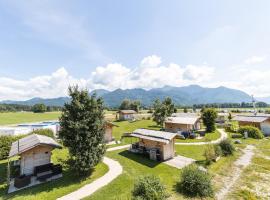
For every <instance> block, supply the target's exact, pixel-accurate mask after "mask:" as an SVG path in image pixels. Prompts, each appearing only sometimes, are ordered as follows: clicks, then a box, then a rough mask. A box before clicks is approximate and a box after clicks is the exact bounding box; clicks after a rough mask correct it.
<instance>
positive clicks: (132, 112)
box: [119, 110, 137, 114]
mask: <svg viewBox="0 0 270 200" xmlns="http://www.w3.org/2000/svg"><path fill="white" fill-rule="evenodd" d="M119 113H122V114H136V113H137V112H136V111H135V110H120V111H119Z"/></svg>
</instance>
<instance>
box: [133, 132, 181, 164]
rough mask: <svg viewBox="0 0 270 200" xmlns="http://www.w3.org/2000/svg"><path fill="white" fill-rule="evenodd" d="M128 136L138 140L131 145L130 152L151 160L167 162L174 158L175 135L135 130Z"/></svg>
mask: <svg viewBox="0 0 270 200" xmlns="http://www.w3.org/2000/svg"><path fill="white" fill-rule="evenodd" d="M130 135H131V136H132V137H135V138H139V142H138V143H136V144H133V145H132V148H131V151H133V152H138V153H142V154H148V155H149V158H150V159H152V160H168V159H171V158H173V157H174V154H175V153H174V152H175V148H174V140H175V138H176V134H175V133H170V132H165V131H155V130H148V129H137V130H135V131H133V132H132V133H131V134H130Z"/></svg>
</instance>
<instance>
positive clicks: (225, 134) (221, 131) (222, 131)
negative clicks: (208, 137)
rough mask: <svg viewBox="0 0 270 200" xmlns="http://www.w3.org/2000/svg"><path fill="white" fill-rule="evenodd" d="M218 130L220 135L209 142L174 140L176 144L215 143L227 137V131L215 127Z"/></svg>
mask: <svg viewBox="0 0 270 200" xmlns="http://www.w3.org/2000/svg"><path fill="white" fill-rule="evenodd" d="M217 130H218V132H220V134H221V136H220V138H218V139H217V140H213V141H210V142H176V143H175V144H176V145H205V144H217V143H219V142H220V141H222V140H224V139H226V138H227V137H228V135H227V133H226V132H225V131H224V130H223V129H217Z"/></svg>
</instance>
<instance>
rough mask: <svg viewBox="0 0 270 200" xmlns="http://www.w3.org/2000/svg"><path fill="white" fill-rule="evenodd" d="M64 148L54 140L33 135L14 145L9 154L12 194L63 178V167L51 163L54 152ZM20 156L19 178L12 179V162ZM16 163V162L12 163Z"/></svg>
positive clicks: (9, 179)
mask: <svg viewBox="0 0 270 200" xmlns="http://www.w3.org/2000/svg"><path fill="white" fill-rule="evenodd" d="M55 148H62V147H61V145H59V144H58V143H57V142H56V141H54V140H53V139H52V138H50V137H47V136H44V135H37V134H32V135H29V136H27V137H24V138H22V139H19V140H17V141H16V142H13V143H12V146H11V149H10V152H9V162H8V181H9V182H10V188H9V191H8V192H9V193H10V192H15V191H17V190H18V189H20V188H24V187H30V186H33V185H36V184H40V183H42V182H45V181H49V180H53V179H56V178H59V177H61V176H62V167H61V166H60V165H53V164H52V163H51V155H52V150H53V149H55ZM17 156H19V157H20V159H19V162H18V161H17V162H16V163H17V164H18V166H19V173H20V174H19V176H18V177H13V179H11V177H10V167H13V166H10V161H11V160H12V158H13V157H15V158H16V157H17ZM12 163H14V162H12Z"/></svg>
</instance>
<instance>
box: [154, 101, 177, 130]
mask: <svg viewBox="0 0 270 200" xmlns="http://www.w3.org/2000/svg"><path fill="white" fill-rule="evenodd" d="M153 108H154V112H153V120H154V121H155V122H156V123H157V124H158V125H160V126H163V124H164V121H165V119H166V117H169V116H171V115H172V113H173V112H174V111H175V108H174V104H173V102H172V99H171V98H169V97H167V98H165V99H164V101H163V102H160V100H159V99H156V100H155V101H154V104H153Z"/></svg>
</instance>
